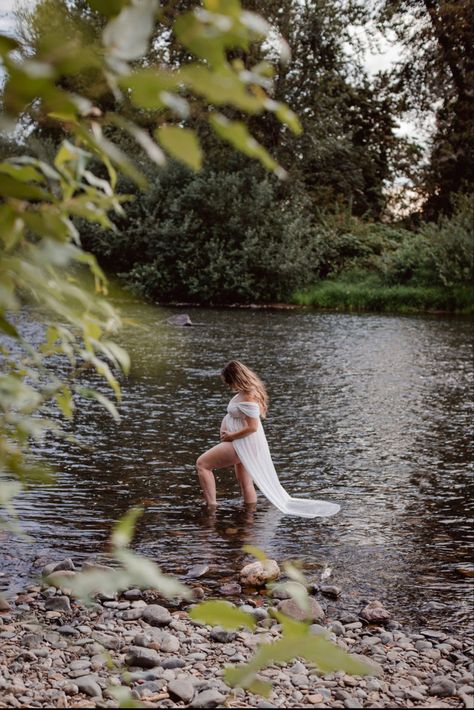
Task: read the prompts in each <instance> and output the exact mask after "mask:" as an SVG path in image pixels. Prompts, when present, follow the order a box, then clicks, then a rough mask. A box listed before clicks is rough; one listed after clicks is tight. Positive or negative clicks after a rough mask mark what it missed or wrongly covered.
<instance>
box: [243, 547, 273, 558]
mask: <svg viewBox="0 0 474 710" xmlns="http://www.w3.org/2000/svg"><path fill="white" fill-rule="evenodd" d="M242 550H243V551H244V552H246V553H247V554H248V555H252V557H256V558H257V560H260V561H261V562H263V561H264V560H266V559H268V558H267V555H266V554H265V553H264V551H263V550H261V549H260V548H259V547H255V545H244V546H243V547H242Z"/></svg>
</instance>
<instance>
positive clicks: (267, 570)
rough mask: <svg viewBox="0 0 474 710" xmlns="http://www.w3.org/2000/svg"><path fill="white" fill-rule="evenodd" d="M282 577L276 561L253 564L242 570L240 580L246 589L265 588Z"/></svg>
mask: <svg viewBox="0 0 474 710" xmlns="http://www.w3.org/2000/svg"><path fill="white" fill-rule="evenodd" d="M279 576H280V568H279V567H278V564H277V563H276V561H275V560H263V561H261V562H260V561H258V562H251V563H250V564H248V565H245V567H243V568H242V569H241V570H240V580H241V582H242V584H243V585H244V586H246V587H263V586H265V584H267V582H272V581H273V580H274V579H278V577H279Z"/></svg>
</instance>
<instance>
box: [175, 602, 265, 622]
mask: <svg viewBox="0 0 474 710" xmlns="http://www.w3.org/2000/svg"><path fill="white" fill-rule="evenodd" d="M189 616H190V618H191V619H194V620H195V621H201V622H202V623H204V624H210V625H211V626H222V628H224V629H238V628H239V627H241V626H246V627H247V628H249V629H253V628H255V619H254V618H253V616H251V615H250V614H247V613H246V612H245V611H241V610H240V609H237V608H236V607H235V606H233V605H232V604H230V603H229V602H226V601H221V600H217V601H207V602H202V603H201V604H197V605H196V606H194V607H193V608H192V609H191V610H190V612H189Z"/></svg>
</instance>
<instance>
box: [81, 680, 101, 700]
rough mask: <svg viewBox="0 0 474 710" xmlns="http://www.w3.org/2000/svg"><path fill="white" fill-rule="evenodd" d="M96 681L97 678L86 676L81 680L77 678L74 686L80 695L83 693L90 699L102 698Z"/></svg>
mask: <svg viewBox="0 0 474 710" xmlns="http://www.w3.org/2000/svg"><path fill="white" fill-rule="evenodd" d="M97 680H98V678H97V676H94V675H86V676H83V677H82V678H77V680H76V685H77V687H78V689H79V691H80V692H81V693H85V694H86V695H89V696H90V697H91V698H95V697H102V689H101V687H100V685H99V684H98V682H97Z"/></svg>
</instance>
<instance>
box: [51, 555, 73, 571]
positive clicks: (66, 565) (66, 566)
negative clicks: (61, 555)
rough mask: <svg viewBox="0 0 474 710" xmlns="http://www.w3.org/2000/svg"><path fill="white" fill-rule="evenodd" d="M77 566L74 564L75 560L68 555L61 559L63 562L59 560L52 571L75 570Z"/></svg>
mask: <svg viewBox="0 0 474 710" xmlns="http://www.w3.org/2000/svg"><path fill="white" fill-rule="evenodd" d="M75 569H76V567H75V565H74V562H73V561H72V560H71V558H70V557H67V558H66V559H65V560H61V562H57V563H56V564H55V565H54V567H53V569H52V570H51V571H52V572H59V571H63V570H68V571H71V570H75Z"/></svg>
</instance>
